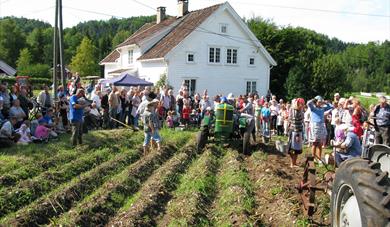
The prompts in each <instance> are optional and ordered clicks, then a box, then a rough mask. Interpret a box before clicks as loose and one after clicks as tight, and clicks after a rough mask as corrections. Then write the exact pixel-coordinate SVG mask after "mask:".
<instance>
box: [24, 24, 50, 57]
mask: <svg viewBox="0 0 390 227" xmlns="http://www.w3.org/2000/svg"><path fill="white" fill-rule="evenodd" d="M51 41H52V40H51V37H50V36H49V34H47V33H44V31H43V29H41V28H35V29H34V30H33V31H32V32H31V33H30V34H29V35H28V36H27V38H26V42H27V45H28V48H29V50H30V52H31V54H32V57H33V58H32V62H33V63H43V62H44V60H45V59H46V58H45V52H43V53H42V50H44V49H45V46H46V43H50V42H51Z"/></svg>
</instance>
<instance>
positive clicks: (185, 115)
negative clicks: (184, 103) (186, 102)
mask: <svg viewBox="0 0 390 227" xmlns="http://www.w3.org/2000/svg"><path fill="white" fill-rule="evenodd" d="M181 114H182V118H183V119H186V120H189V119H190V114H191V108H190V107H183V111H182V113H181Z"/></svg>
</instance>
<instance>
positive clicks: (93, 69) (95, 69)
mask: <svg viewBox="0 0 390 227" xmlns="http://www.w3.org/2000/svg"><path fill="white" fill-rule="evenodd" d="M96 55H97V48H96V47H95V46H94V45H93V44H92V41H91V40H90V39H88V38H87V37H85V38H84V39H83V41H81V44H80V46H79V47H78V48H77V53H76V55H75V56H74V57H73V58H72V62H71V64H70V67H71V69H72V70H73V71H77V72H79V74H80V76H90V75H97V74H98V73H99V65H98V62H97V59H96Z"/></svg>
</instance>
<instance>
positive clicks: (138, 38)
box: [116, 17, 177, 48]
mask: <svg viewBox="0 0 390 227" xmlns="http://www.w3.org/2000/svg"><path fill="white" fill-rule="evenodd" d="M176 20H177V18H175V17H168V18H167V19H165V20H163V21H161V23H158V24H156V22H153V23H147V24H144V25H143V26H142V27H141V28H140V29H139V30H138V31H136V32H135V33H134V34H133V35H131V36H130V37H129V38H127V39H126V40H125V41H124V42H123V43H121V44H119V45H118V46H116V48H118V47H123V46H127V45H131V44H139V43H140V42H142V41H143V40H145V39H146V38H149V37H150V36H152V35H154V34H156V33H157V32H159V31H161V30H163V29H165V28H167V26H170V25H172V23H173V22H175V21H176Z"/></svg>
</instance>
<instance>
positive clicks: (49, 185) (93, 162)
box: [0, 149, 117, 217]
mask: <svg viewBox="0 0 390 227" xmlns="http://www.w3.org/2000/svg"><path fill="white" fill-rule="evenodd" d="M114 150H117V149H114ZM115 153H116V152H114V151H112V150H110V149H103V150H99V151H96V152H95V153H93V154H90V155H85V156H83V157H81V158H79V159H77V160H75V161H73V162H70V163H68V164H65V165H63V166H62V167H60V168H58V169H57V170H53V171H47V172H44V173H42V174H41V175H39V176H37V177H35V178H32V179H28V180H24V181H21V182H20V183H19V184H18V185H16V186H14V187H12V188H9V189H7V190H4V191H1V193H0V217H4V216H5V215H7V214H9V213H11V212H14V211H17V210H18V209H20V208H21V207H23V206H25V205H28V204H30V203H31V202H33V201H34V200H36V199H38V198H39V197H41V196H42V195H44V194H46V193H48V192H50V191H52V190H54V189H55V188H56V187H58V186H59V185H60V184H62V183H65V182H67V181H69V180H71V179H72V178H73V177H75V176H77V175H79V174H81V173H83V172H86V171H88V170H90V169H92V168H94V167H95V166H97V165H99V164H101V163H103V162H105V161H107V160H109V159H110V158H112V157H113V155H114V154H115Z"/></svg>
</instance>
